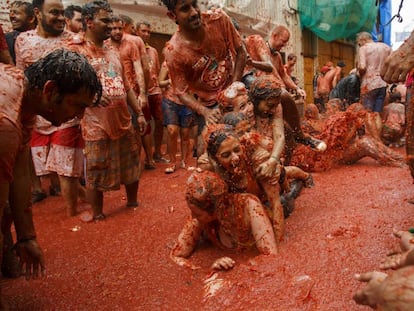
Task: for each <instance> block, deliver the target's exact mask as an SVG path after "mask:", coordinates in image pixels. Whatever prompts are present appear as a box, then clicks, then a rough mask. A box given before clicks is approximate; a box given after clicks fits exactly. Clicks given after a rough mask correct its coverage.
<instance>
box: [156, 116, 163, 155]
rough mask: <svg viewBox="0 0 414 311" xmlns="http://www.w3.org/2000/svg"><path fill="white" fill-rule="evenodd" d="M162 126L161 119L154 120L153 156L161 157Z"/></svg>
mask: <svg viewBox="0 0 414 311" xmlns="http://www.w3.org/2000/svg"><path fill="white" fill-rule="evenodd" d="M163 132H164V127H163V125H162V120H154V158H156V159H161V158H162V156H161V155H162V153H161V144H162V136H163Z"/></svg>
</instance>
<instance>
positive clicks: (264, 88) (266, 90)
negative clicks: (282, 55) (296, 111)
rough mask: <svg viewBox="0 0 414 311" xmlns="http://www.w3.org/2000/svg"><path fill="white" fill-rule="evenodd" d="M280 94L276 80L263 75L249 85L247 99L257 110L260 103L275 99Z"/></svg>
mask: <svg viewBox="0 0 414 311" xmlns="http://www.w3.org/2000/svg"><path fill="white" fill-rule="evenodd" d="M281 94H282V85H281V83H280V82H279V81H278V80H276V78H274V77H272V76H270V75H263V76H260V77H258V78H256V79H255V80H254V81H253V83H252V84H251V85H250V91H249V98H250V101H251V102H252V103H253V106H254V108H257V106H258V105H259V103H260V101H262V100H266V99H269V98H277V97H280V95H281Z"/></svg>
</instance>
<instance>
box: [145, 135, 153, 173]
mask: <svg viewBox="0 0 414 311" xmlns="http://www.w3.org/2000/svg"><path fill="white" fill-rule="evenodd" d="M142 146H143V147H144V148H143V149H144V152H145V169H155V162H154V158H153V154H152V137H151V134H148V135H144V136H142Z"/></svg>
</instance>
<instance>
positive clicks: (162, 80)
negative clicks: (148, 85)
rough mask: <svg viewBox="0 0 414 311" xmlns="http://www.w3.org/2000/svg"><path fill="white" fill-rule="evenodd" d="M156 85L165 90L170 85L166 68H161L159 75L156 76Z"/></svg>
mask: <svg viewBox="0 0 414 311" xmlns="http://www.w3.org/2000/svg"><path fill="white" fill-rule="evenodd" d="M158 83H159V85H160V87H161V88H166V87H168V86H169V85H170V84H171V79H170V78H169V77H168V68H167V66H161V69H160V73H159V75H158Z"/></svg>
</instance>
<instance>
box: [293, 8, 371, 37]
mask: <svg viewBox="0 0 414 311" xmlns="http://www.w3.org/2000/svg"><path fill="white" fill-rule="evenodd" d="M298 10H299V15H300V22H301V27H302V28H308V29H309V30H310V31H312V32H313V33H315V34H316V35H317V36H318V37H320V38H321V39H323V40H325V41H328V42H330V41H333V40H337V39H353V38H355V35H356V34H357V33H358V32H361V31H368V32H371V31H372V29H373V26H374V24H375V20H376V17H377V13H378V8H377V7H376V5H375V0H298Z"/></svg>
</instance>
